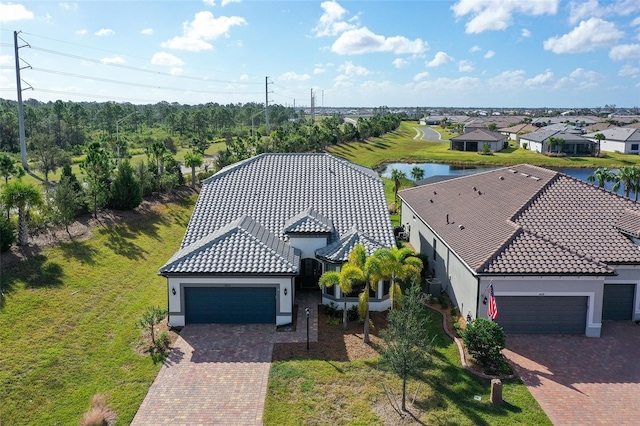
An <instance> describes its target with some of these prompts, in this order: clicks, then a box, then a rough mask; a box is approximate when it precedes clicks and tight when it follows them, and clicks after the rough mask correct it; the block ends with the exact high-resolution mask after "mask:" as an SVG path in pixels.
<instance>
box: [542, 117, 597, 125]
mask: <svg viewBox="0 0 640 426" xmlns="http://www.w3.org/2000/svg"><path fill="white" fill-rule="evenodd" d="M598 121H600V119H599V118H598V117H593V116H584V115H579V116H559V117H538V118H534V119H533V121H532V122H531V124H533V125H534V126H538V127H544V126H549V125H552V124H574V125H576V126H579V127H585V126H590V125H592V124H595V123H597V122H598Z"/></svg>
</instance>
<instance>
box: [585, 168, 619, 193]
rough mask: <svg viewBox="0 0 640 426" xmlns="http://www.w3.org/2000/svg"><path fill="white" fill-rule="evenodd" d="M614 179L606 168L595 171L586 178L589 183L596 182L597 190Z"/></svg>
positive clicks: (612, 174)
mask: <svg viewBox="0 0 640 426" xmlns="http://www.w3.org/2000/svg"><path fill="white" fill-rule="evenodd" d="M614 179H615V175H614V173H613V172H612V171H611V170H609V169H608V168H606V167H601V168H599V169H597V170H596V171H595V172H593V174H592V175H589V177H587V181H589V182H591V183H593V182H595V181H598V188H604V184H605V182H613V181H614Z"/></svg>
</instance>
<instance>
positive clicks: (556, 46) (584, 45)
mask: <svg viewBox="0 0 640 426" xmlns="http://www.w3.org/2000/svg"><path fill="white" fill-rule="evenodd" d="M623 36H624V33H623V32H622V31H620V30H618V29H617V28H616V26H615V24H613V23H612V22H608V21H604V20H602V19H600V18H591V19H589V20H588V21H581V22H580V24H579V25H578V26H577V27H575V28H574V29H573V30H571V32H569V33H567V34H565V35H562V36H554V37H551V38H549V39H548V40H545V42H544V49H545V50H551V51H552V52H553V53H577V52H590V51H592V50H594V49H597V48H599V47H608V46H611V45H612V44H615V43H616V42H617V41H618V40H619V39H620V38H621V37H623Z"/></svg>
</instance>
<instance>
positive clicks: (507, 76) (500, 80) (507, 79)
mask: <svg viewBox="0 0 640 426" xmlns="http://www.w3.org/2000/svg"><path fill="white" fill-rule="evenodd" d="M524 74H525V72H524V70H512V71H504V72H501V73H500V74H498V75H497V76H495V77H492V78H490V79H488V80H487V83H488V84H489V85H490V86H492V87H495V88H498V89H499V90H502V91H504V90H514V89H519V88H520V87H522V85H523V84H524V81H525V79H524Z"/></svg>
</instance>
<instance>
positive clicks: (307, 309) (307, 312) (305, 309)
mask: <svg viewBox="0 0 640 426" xmlns="http://www.w3.org/2000/svg"><path fill="white" fill-rule="evenodd" d="M304 312H305V313H306V314H307V350H309V308H304Z"/></svg>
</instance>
